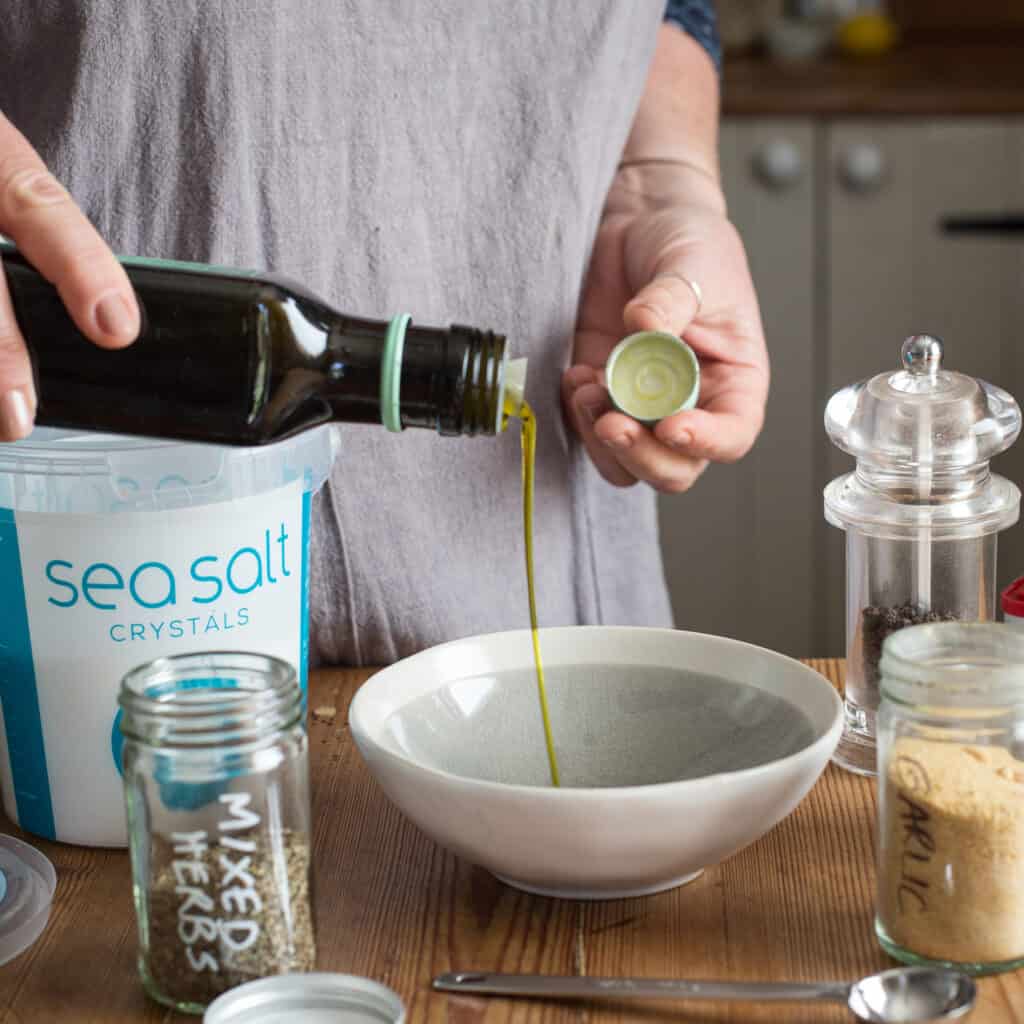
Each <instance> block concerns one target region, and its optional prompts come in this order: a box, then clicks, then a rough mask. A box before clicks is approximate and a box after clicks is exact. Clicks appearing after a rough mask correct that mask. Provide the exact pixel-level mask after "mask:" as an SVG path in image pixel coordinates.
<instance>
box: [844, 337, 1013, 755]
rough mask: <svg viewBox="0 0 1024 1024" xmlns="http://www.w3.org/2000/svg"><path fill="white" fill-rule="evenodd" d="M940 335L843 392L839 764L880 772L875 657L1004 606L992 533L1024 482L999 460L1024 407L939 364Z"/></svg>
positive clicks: (907, 346) (1003, 524) (991, 615)
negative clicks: (848, 465) (905, 637)
mask: <svg viewBox="0 0 1024 1024" xmlns="http://www.w3.org/2000/svg"><path fill="white" fill-rule="evenodd" d="M942 357H943V351H942V344H941V343H940V342H939V341H938V339H936V338H931V337H928V336H927V335H917V336H915V337H912V338H908V339H907V340H906V341H905V342H904V343H903V348H902V351H901V354H900V365H901V368H900V369H898V370H893V371H889V372H887V373H880V374H878V375H877V376H875V377H872V378H870V379H869V380H864V381H861V382H859V383H857V384H853V385H851V386H850V387H847V388H844V389H843V390H841V391H839V392H837V393H836V394H835V395H833V397H832V399H831V400H830V401H829V403H828V407H827V409H826V410H825V429H826V431H827V433H828V435H829V437H830V438H831V440H832V442H833V443H834V444H835V445H836V446H837V447H838V448H840V449H841V450H842V451H844V452H848V453H849V454H850V455H852V456H853V457H854V458H855V459H856V460H857V464H856V468H855V469H854V471H853V472H851V473H847V474H845V475H843V476H840V477H838V478H837V479H835V480H833V481H832V482H831V483H830V484H829V485H828V486H827V487H826V488H825V518H826V519H827V520H828V522H830V523H831V524H832V525H833V526H838V527H839V528H840V529H842V530H845V531H846V647H847V652H846V656H847V671H846V693H845V704H846V708H845V711H846V715H845V718H846V720H845V723H844V728H843V736H842V738H841V740H840V742H839V746H838V748H837V750H836V754H835V758H834V759H835V761H836V762H837V763H838V764H840V765H841V766H842V767H844V768H847V769H848V770H850V771H854V772H859V773H861V774H865V775H874V774H875V770H876V752H875V713H876V711H877V708H878V700H879V689H878V688H879V674H880V673H879V660H880V657H881V653H882V645H883V643H884V642H885V639H886V637H888V636H890V635H891V634H893V633H895V632H897V631H898V630H901V629H904V628H906V627H908V626H914V625H918V624H921V623H928V622H943V621H966V622H973V621H983V620H991V619H995V617H996V538H997V535H998V533H999V531H1001V530H1005V529H1006V528H1007V527H1009V526H1012V525H1013V524H1014V523H1015V522H1016V521H1017V519H1018V517H1019V515H1020V491H1019V490H1018V489H1017V487H1016V485H1015V484H1013V483H1011V482H1010V481H1009V480H1006V479H1004V478H1002V477H999V476H996V475H995V474H993V473H991V472H990V470H989V460H990V459H992V458H993V457H994V456H996V455H998V454H999V453H1000V452H1002V451H1004V450H1005V449H1006V448H1009V446H1010V445H1011V444H1012V443H1013V442H1014V441H1015V440H1016V438H1017V435H1018V434H1019V433H1020V429H1021V412H1020V408H1019V407H1018V405H1017V403H1016V402H1015V401H1014V399H1013V398H1012V397H1011V396H1010V395H1009V394H1007V393H1006V392H1005V391H1003V390H1001V389H1000V388H997V387H994V386H993V385H991V384H988V383H986V382H985V381H981V380H975V379H974V378H973V377H967V376H964V375H963V374H960V373H952V372H950V371H948V370H945V369H943V366H942Z"/></svg>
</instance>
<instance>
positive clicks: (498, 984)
mask: <svg viewBox="0 0 1024 1024" xmlns="http://www.w3.org/2000/svg"><path fill="white" fill-rule="evenodd" d="M434 988H435V989H436V990H437V991H439V992H462V993H464V994H467V995H494V996H498V995H500V996H548V997H551V998H556V999H560V998H569V997H584V998H594V997H595V996H605V997H608V996H611V997H617V998H641V997H646V998H653V999H738V1000H745V1001H752V1002H764V1001H766V1000H780V1001H781V1000H788V1001H797V1002H805V1003H808V1002H810V1003H813V1002H835V1003H846V1005H847V1006H848V1007H849V1008H850V1009H851V1010H852V1011H853V1013H854V1015H855V1016H856V1017H857V1018H858V1019H859V1020H863V1021H868V1022H870V1024H911V1022H914V1024H923V1022H925V1021H938V1020H955V1019H956V1018H958V1017H964V1016H966V1015H967V1014H968V1013H969V1012H970V1010H971V1008H972V1007H973V1006H974V1001H975V999H976V997H977V989H976V987H975V984H974V982H973V981H972V980H971V978H969V977H968V976H967V975H966V974H959V973H957V972H956V971H949V970H944V969H942V968H938V967H897V968H895V969H893V970H890V971H882V972H880V973H879V974H871V975H869V976H868V977H866V978H861V979H860V981H854V982H843V981H824V982H813V983H806V984H803V983H799V982H751V981H676V980H672V979H659V978H582V977H580V978H575V977H556V976H548V975H540V974H484V973H481V972H469V971H463V972H458V973H455V974H442V975H441V976H440V977H438V978H435V979H434Z"/></svg>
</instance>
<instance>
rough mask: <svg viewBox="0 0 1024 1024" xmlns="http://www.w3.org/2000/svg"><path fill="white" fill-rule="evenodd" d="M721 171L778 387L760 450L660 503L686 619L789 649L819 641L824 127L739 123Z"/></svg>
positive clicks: (728, 132)
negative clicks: (816, 516) (818, 265)
mask: <svg viewBox="0 0 1024 1024" xmlns="http://www.w3.org/2000/svg"><path fill="white" fill-rule="evenodd" d="M721 150H722V169H723V175H724V180H725V189H726V196H727V199H728V202H729V207H730V214H731V216H732V218H733V220H734V222H735V223H736V224H737V225H738V226H739V228H740V230H741V231H742V232H743V235H744V237H745V239H746V244H747V250H748V256H749V259H750V263H751V270H752V273H753V276H754V280H755V282H756V283H757V285H758V289H759V293H760V297H761V306H762V309H761V312H762V316H763V318H764V321H765V329H766V331H767V333H768V336H769V338H770V339H771V346H772V375H773V383H772V391H771V396H770V398H769V406H768V415H767V419H766V422H765V427H764V430H763V431H762V434H761V437H760V439H759V441H758V443H757V445H756V447H755V449H754V451H753V452H752V453H751V454H750V455H749V456H748V457H747V458H746V459H744V460H743V461H742V462H740V463H737V464H736V465H731V466H718V465H713V466H711V467H709V468H708V470H707V472H706V473H705V474H704V476H703V477H702V478H701V480H700V482H699V483H698V484H697V486H696V487H694V488H693V489H692V490H691V491H690V492H688V493H687V494H679V495H663V496H662V497H661V498H660V499H659V500H660V518H661V527H662V547H663V551H664V556H665V572H666V577H667V579H668V581H669V588H670V591H671V594H672V602H673V608H674V611H675V616H676V623H677V625H678V626H679V627H680V628H683V629H693V630H697V631H699V632H712V633H719V634H721V635H724V636H733V637H736V638H738V639H742V640H749V641H751V642H753V643H758V644H763V645H765V646H768V647H773V648H775V649H777V650H783V651H786V652H787V653H795V652H798V651H807V650H818V649H819V648H818V646H817V644H816V643H815V642H814V640H815V636H814V624H813V619H814V602H815V595H814V590H815V579H814V573H815V565H814V554H815V550H814V534H813V531H812V530H810V529H809V525H810V522H811V515H810V514H809V512H808V510H809V509H813V508H815V507H816V506H817V505H818V504H820V502H819V501H818V499H817V494H816V492H815V484H816V481H815V472H814V460H815V450H816V448H818V447H819V442H820V437H819V435H820V433H821V431H820V429H818V428H819V425H818V424H817V423H816V422H815V420H814V403H813V400H812V399H813V396H814V395H815V394H816V391H817V390H818V388H817V385H816V382H815V360H814V359H813V353H814V347H815V346H814V339H815V328H814V303H813V301H812V300H813V294H814V277H815V238H816V230H817V210H816V208H815V206H816V203H815V182H814V167H815V131H814V128H813V126H812V124H811V122H810V121H800V120H796V121H788V120H784V119H783V120H774V119H773V120H764V121H761V120H758V121H745V122H731V121H727V122H726V123H725V124H724V125H723V130H722V146H721Z"/></svg>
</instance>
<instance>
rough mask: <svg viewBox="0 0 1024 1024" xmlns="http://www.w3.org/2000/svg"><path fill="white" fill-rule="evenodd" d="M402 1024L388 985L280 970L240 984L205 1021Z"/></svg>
mask: <svg viewBox="0 0 1024 1024" xmlns="http://www.w3.org/2000/svg"><path fill="white" fill-rule="evenodd" d="M293 1021H294V1022H295V1024H404V1022H405V1006H404V1004H403V1003H402V1000H401V999H400V998H399V997H398V995H397V994H396V993H395V992H392V991H391V989H389V988H386V987H385V986H384V985H380V984H378V983H377V982H375V981H371V980H370V979H369V978H360V977H357V976H356V975H353V974H328V973H317V972H314V973H310V974H280V975H275V976H274V977H272V978H261V979H260V980H259V981H250V982H247V983H246V984H244V985H239V986H238V987H237V988H233V989H231V990H230V991H228V992H225V993H224V994H223V995H221V996H218V997H217V998H216V999H215V1000H214V1001H213V1002H212V1003H210V1005H209V1006H208V1007H207V1008H206V1012H205V1013H204V1014H203V1024H291V1022H293Z"/></svg>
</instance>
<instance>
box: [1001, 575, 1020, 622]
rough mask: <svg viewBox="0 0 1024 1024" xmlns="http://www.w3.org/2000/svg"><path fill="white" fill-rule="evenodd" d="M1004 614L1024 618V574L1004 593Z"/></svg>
mask: <svg viewBox="0 0 1024 1024" xmlns="http://www.w3.org/2000/svg"><path fill="white" fill-rule="evenodd" d="M1002 605H1003V614H1004V615H1013V616H1014V617H1015V618H1018V619H1024V576H1020V577H1018V578H1017V579H1015V580H1014V581H1013V582H1012V583H1011V584H1010V585H1009V586H1008V587H1007V588H1006V589H1005V590H1004V591H1003V593H1002Z"/></svg>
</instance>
